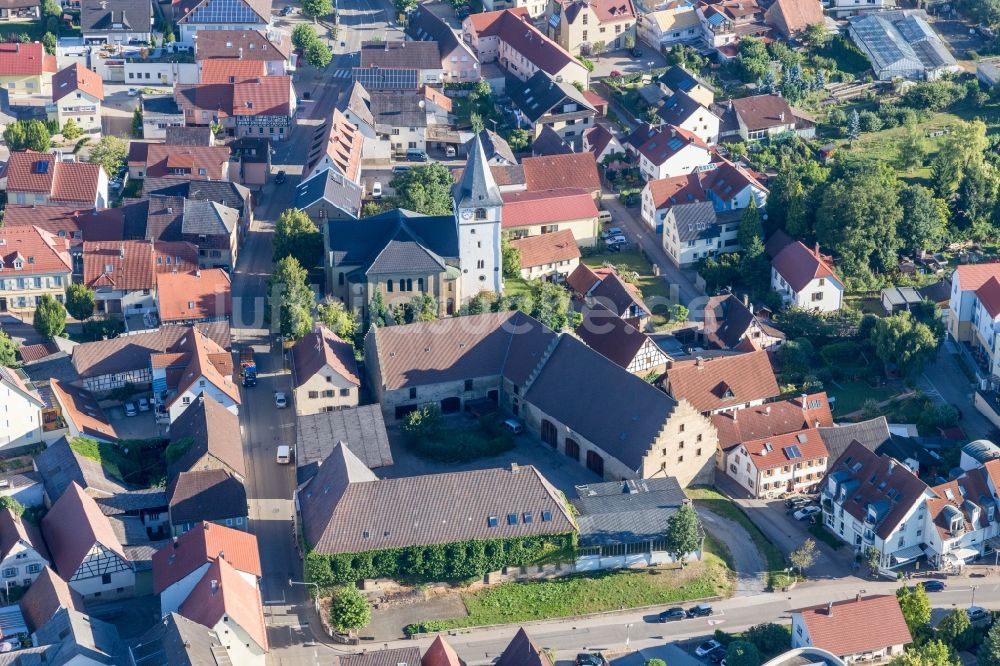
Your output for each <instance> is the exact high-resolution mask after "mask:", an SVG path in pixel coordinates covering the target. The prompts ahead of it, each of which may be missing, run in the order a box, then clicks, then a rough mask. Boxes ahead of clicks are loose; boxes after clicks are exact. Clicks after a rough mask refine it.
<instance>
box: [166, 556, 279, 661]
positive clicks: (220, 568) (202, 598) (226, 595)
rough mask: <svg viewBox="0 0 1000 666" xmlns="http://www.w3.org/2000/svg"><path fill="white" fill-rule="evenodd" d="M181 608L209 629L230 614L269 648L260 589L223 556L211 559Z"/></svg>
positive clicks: (192, 619)
mask: <svg viewBox="0 0 1000 666" xmlns="http://www.w3.org/2000/svg"><path fill="white" fill-rule="evenodd" d="M178 612H179V613H180V614H181V615H183V616H184V617H186V618H187V619H189V620H191V621H192V622H197V623H198V624H200V625H202V626H205V627H208V628H210V629H214V628H215V626H216V625H217V624H218V623H219V621H220V620H222V618H223V617H224V616H225V617H228V619H229V622H233V623H235V624H237V625H239V626H240V627H241V628H242V629H243V631H245V632H247V634H248V635H249V636H250V638H252V639H253V641H254V642H255V643H257V645H258V646H259V647H260V648H261V649H262V650H263V651H264V652H267V650H268V645H267V628H266V627H265V626H264V605H263V603H261V598H260V590H259V589H258V588H257V586H256V585H251V584H250V583H248V582H247V581H246V579H244V578H243V577H242V576H240V574H239V573H238V572H237V571H236V569H235V568H233V566H232V565H231V564H229V562H228V561H226V560H224V559H221V558H220V559H216V560H215V561H214V562H212V564H211V565H210V566H209V567H208V569H207V570H206V571H205V575H204V576H202V578H201V580H200V581H199V582H198V584H197V585H195V586H194V589H192V590H191V593H190V594H189V595H188V597H187V599H185V600H184V602H183V603H181V606H180V608H179V609H178Z"/></svg>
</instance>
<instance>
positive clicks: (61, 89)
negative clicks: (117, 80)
mask: <svg viewBox="0 0 1000 666" xmlns="http://www.w3.org/2000/svg"><path fill="white" fill-rule="evenodd" d="M103 102H104V82H103V81H101V77H100V76H99V75H98V74H97V73H96V72H92V71H91V70H89V69H87V68H86V67H84V66H83V65H81V64H80V63H73V64H72V65H70V66H69V67H67V68H66V69H63V70H61V71H59V72H57V73H56V74H55V75H54V76H53V77H52V104H51V105H50V106H49V107H47V112H48V116H49V120H54V121H55V122H56V123H57V124H58V125H59V127H65V126H66V123H67V122H69V121H70V120H71V119H72V120H73V122H74V123H76V125H77V127H79V128H80V129H81V130H83V131H84V132H85V133H100V131H101V104H102V103H103Z"/></svg>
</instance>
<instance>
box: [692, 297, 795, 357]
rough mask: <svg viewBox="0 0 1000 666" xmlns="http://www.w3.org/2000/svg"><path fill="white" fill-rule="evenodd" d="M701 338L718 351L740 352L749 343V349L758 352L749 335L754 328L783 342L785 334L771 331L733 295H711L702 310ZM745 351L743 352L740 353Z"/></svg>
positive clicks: (763, 321)
mask: <svg viewBox="0 0 1000 666" xmlns="http://www.w3.org/2000/svg"><path fill="white" fill-rule="evenodd" d="M703 312H704V322H705V324H704V335H705V339H706V340H707V341H709V342H711V343H712V344H714V345H716V346H718V347H719V348H721V349H737V348H739V349H741V350H743V346H744V345H747V342H748V340H749V347H750V350H753V351H755V350H757V349H759V348H760V347H759V345H757V344H756V342H755V341H754V340H753V339H750V338H747V337H746V336H748V335H751V334H752V331H753V328H754V327H755V326H757V327H759V328H760V330H761V331H762V332H764V333H765V334H767V335H769V336H772V337H774V338H779V339H784V337H785V334H784V333H782V332H781V331H779V330H778V329H776V328H774V327H773V326H772V325H771V324H770V321H769V320H766V319H763V318H761V317H758V316H757V315H756V314H754V312H753V311H752V310H751V309H750V306H749V305H748V304H745V303H744V302H743V301H741V300H740V299H739V297H737V296H736V295H734V294H721V295H719V296H712V297H710V298H709V299H708V301H707V302H706V303H705V309H704V311H703ZM744 351H746V350H744Z"/></svg>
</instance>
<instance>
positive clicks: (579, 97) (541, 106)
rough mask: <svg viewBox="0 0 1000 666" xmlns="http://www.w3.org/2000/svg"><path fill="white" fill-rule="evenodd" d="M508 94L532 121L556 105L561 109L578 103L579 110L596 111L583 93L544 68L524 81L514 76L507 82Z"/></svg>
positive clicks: (538, 118)
mask: <svg viewBox="0 0 1000 666" xmlns="http://www.w3.org/2000/svg"><path fill="white" fill-rule="evenodd" d="M507 94H508V96H510V99H511V101H512V102H513V103H514V104H515V105H516V106H517V108H518V109H520V110H521V113H523V114H524V116H525V117H526V118H527V119H528V120H530V121H531V122H532V123H536V122H538V121H539V120H540V119H541V118H542V117H543V116H545V115H546V114H548V113H552V112H553V109H554V108H555V107H559V108H560V109H561V108H562V106H563V105H564V104H570V103H572V104H576V105H577V109H576V111H578V112H579V111H591V112H593V111H594V109H593V107H591V106H590V102H588V101H587V100H586V98H585V97H584V96H583V93H581V92H580V91H579V90H577V89H576V88H575V87H574V86H571V85H570V84H568V83H563V82H562V81H557V80H556V79H554V78H553V77H552V75H551V74H549V73H548V72H545V71H543V70H538V71H537V72H535V73H534V74H532V75H531V77H529V78H528V80H527V81H524V82H522V81H520V80H518V79H516V78H512V80H511V81H510V82H509V83H508V84H507ZM556 113H559V112H556Z"/></svg>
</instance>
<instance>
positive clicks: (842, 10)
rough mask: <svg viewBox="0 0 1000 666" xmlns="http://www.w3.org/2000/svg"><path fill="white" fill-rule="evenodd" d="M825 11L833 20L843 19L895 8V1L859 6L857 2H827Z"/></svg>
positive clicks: (871, 1)
mask: <svg viewBox="0 0 1000 666" xmlns="http://www.w3.org/2000/svg"><path fill="white" fill-rule="evenodd" d="M825 4H826V6H827V11H828V13H829V14H830V16H832V17H833V18H843V17H845V16H851V15H853V14H868V13H871V12H882V11H886V10H890V9H895V8H896V4H897V3H896V0H868V1H867V2H866V3H865V4H863V5H862V4H861V3H860V2H858V0H828V2H827V3H825Z"/></svg>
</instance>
